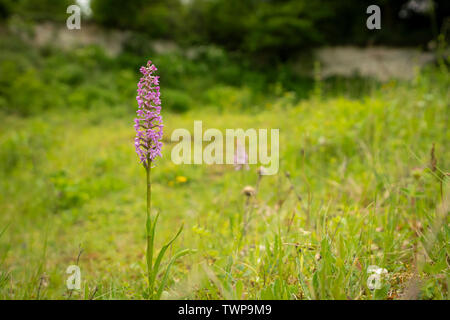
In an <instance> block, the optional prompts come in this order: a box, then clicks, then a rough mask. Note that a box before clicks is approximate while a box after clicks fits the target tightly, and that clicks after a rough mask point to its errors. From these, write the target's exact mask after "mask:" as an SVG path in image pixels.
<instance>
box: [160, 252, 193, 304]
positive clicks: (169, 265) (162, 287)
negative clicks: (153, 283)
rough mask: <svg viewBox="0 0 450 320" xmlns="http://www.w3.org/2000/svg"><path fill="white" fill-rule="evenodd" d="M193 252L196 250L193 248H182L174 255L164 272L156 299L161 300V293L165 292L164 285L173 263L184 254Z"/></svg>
mask: <svg viewBox="0 0 450 320" xmlns="http://www.w3.org/2000/svg"><path fill="white" fill-rule="evenodd" d="M191 252H194V250H191V249H185V250H181V251H179V252H177V253H176V254H175V255H174V256H173V257H172V259H171V260H170V262H169V264H168V265H167V268H166V272H165V273H164V276H163V278H162V280H161V284H160V285H159V288H158V291H157V292H156V296H155V299H156V300H159V299H160V298H161V294H162V292H163V289H164V287H165V286H166V283H167V278H168V276H169V271H170V268H171V267H172V265H173V264H174V263H175V261H176V260H177V259H178V258H181V257H182V256H185V255H187V254H189V253H191Z"/></svg>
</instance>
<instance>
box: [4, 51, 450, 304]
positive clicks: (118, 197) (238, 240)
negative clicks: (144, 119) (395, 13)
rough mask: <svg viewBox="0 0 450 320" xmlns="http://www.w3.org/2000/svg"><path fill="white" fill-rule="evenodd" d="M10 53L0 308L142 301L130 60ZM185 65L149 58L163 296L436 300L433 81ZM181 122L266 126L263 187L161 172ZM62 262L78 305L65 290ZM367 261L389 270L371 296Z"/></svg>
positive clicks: (438, 136)
mask: <svg viewBox="0 0 450 320" xmlns="http://www.w3.org/2000/svg"><path fill="white" fill-rule="evenodd" d="M18 51H21V52H22V54H21V55H17V54H15V53H14V54H13V53H12V52H18ZM25 51H26V50H23V48H12V49H11V51H10V52H11V53H10V54H9V55H8V52H7V51H4V52H2V56H1V60H0V67H1V68H2V71H3V72H0V92H1V96H0V106H1V107H2V108H1V109H0V110H1V111H0V112H1V113H0V117H1V122H0V298H2V299H142V298H143V297H144V294H143V292H145V290H146V287H147V283H146V278H145V272H146V269H145V208H146V198H145V195H146V193H145V170H144V169H143V167H142V166H141V165H139V163H138V159H137V156H136V153H135V151H134V146H133V139H134V135H135V132H134V129H133V118H134V114H135V109H136V107H137V105H136V101H135V90H136V87H135V86H136V82H137V81H138V79H139V75H138V66H139V65H142V64H144V63H145V60H142V58H141V59H138V58H136V57H132V56H126V55H122V56H120V57H119V58H117V59H116V60H114V61H113V60H111V59H110V58H107V57H106V56H103V55H102V54H101V53H100V52H99V51H98V50H97V49H95V48H85V49H80V50H78V51H75V52H73V53H70V54H62V53H55V52H52V51H51V49H46V50H43V51H42V52H34V51H31V50H30V51H27V53H25ZM183 59H184V58H183V57H180V56H178V55H160V56H155V58H153V59H152V60H153V61H154V62H155V64H156V65H157V66H158V67H159V72H160V75H161V95H162V106H163V109H162V110H163V111H162V114H163V118H164V123H165V128H164V146H163V157H162V158H161V159H159V160H158V161H157V163H156V168H154V169H153V170H152V174H153V177H152V179H153V195H152V198H153V199H152V201H153V208H154V210H155V212H156V211H157V212H159V213H160V219H159V223H158V226H157V231H156V234H157V235H156V240H155V245H156V248H160V247H161V246H162V245H163V243H165V242H166V241H167V240H168V239H170V238H171V237H172V236H173V235H174V234H175V232H176V230H177V229H178V228H179V226H180V225H182V224H184V230H183V232H182V233H181V235H180V237H179V238H178V239H177V240H176V241H175V242H174V243H173V245H172V246H171V248H170V249H169V252H168V256H173V254H174V252H176V251H177V250H180V249H192V252H191V253H190V254H188V255H186V256H183V257H182V258H180V259H179V260H177V261H176V263H174V264H173V266H172V269H171V274H170V277H169V280H168V282H167V286H166V287H165V290H164V292H163V294H162V298H163V299H224V298H226V299H400V298H419V299H449V293H448V287H449V285H450V274H449V270H450V269H449V263H450V260H449V253H450V247H449V243H450V242H449V241H450V228H449V227H450V226H449V222H450V221H449V216H448V213H449V205H450V198H449V191H450V185H449V183H448V182H449V181H450V177H449V176H448V175H449V174H448V172H449V167H450V162H449V159H450V148H449V147H450V145H449V141H450V130H449V115H450V112H449V111H450V108H449V101H450V97H449V92H450V91H449V85H450V79H449V74H448V71H447V70H446V69H445V67H442V68H439V67H434V68H430V69H427V70H424V71H422V72H417V75H416V77H415V79H413V80H412V81H409V82H406V81H403V82H402V81H395V80H391V81H389V82H386V83H377V82H375V81H369V80H364V81H362V80H358V79H356V80H354V81H351V80H348V81H347V80H339V79H337V80H336V79H335V80H320V79H319V78H317V79H316V80H315V81H306V80H302V79H296V78H294V77H291V76H290V74H289V72H288V71H286V70H284V69H275V70H272V71H270V72H267V73H264V74H262V73H259V72H257V71H252V70H250V69H246V68H245V66H237V65H236V64H233V63H232V62H230V61H229V60H227V59H228V58H227V57H226V56H223V55H221V52H220V51H219V52H216V51H212V52H206V53H205V54H204V55H203V56H199V57H198V58H197V59H198V60H188V59H186V60H183ZM194 120H202V121H203V129H204V130H205V129H206V128H218V129H220V130H221V131H222V132H224V130H225V129H226V128H244V129H248V128H279V129H280V170H279V172H278V174H276V175H273V176H262V177H261V176H259V175H258V173H257V166H256V165H251V166H250V170H248V171H246V170H242V171H236V170H235V169H234V167H233V166H230V165H175V164H174V163H173V162H172V161H171V158H170V152H171V149H172V147H173V146H174V143H172V142H171V141H170V137H171V133H172V131H173V130H175V129H177V128H187V129H189V130H192V129H193V123H194ZM246 186H251V187H253V188H254V189H255V193H254V194H252V195H250V196H248V195H246V194H244V193H243V189H244V188H245V187H246ZM165 263H166V264H167V261H166V262H165ZM72 264H77V265H79V267H80V269H81V277H82V278H81V279H82V288H81V290H80V291H77V290H74V291H69V290H68V289H67V288H66V279H67V276H68V275H67V274H66V268H67V267H68V266H69V265H72ZM371 265H376V266H378V267H380V268H385V269H386V270H387V271H388V274H387V276H386V277H384V279H383V281H382V286H381V288H379V289H376V290H370V289H369V288H368V285H367V279H368V277H369V274H368V272H367V269H368V267H369V266H371ZM161 278H162V275H161V274H160V275H159V276H158V279H157V281H161Z"/></svg>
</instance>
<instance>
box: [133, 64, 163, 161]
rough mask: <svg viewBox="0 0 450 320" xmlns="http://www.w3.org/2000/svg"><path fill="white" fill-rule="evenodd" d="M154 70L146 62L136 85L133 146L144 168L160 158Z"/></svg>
mask: <svg viewBox="0 0 450 320" xmlns="http://www.w3.org/2000/svg"><path fill="white" fill-rule="evenodd" d="M156 70H157V68H156V67H155V65H153V64H152V62H151V61H148V62H147V66H146V67H141V68H140V69H139V71H140V72H141V73H142V74H143V77H142V78H141V79H140V80H139V83H138V84H137V87H138V89H137V97H136V100H137V102H138V110H137V111H136V114H137V118H135V119H134V128H135V130H136V138H135V139H134V146H135V148H136V153H137V154H138V156H139V159H140V160H141V162H142V163H143V164H144V166H145V167H147V166H148V165H149V163H148V161H150V162H152V161H153V160H154V159H155V158H156V157H161V147H162V142H161V139H162V136H163V127H164V125H163V122H162V117H161V115H160V112H161V100H160V93H159V77H158V76H155V75H154V74H153V73H154V71H156Z"/></svg>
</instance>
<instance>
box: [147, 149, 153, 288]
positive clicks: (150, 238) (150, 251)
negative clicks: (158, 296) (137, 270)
mask: <svg viewBox="0 0 450 320" xmlns="http://www.w3.org/2000/svg"><path fill="white" fill-rule="evenodd" d="M146 171H147V223H146V229H147V255H146V258H147V278H148V284H149V288H150V292H149V294H150V296H152V295H153V292H152V287H153V285H152V283H151V282H152V259H153V236H152V220H151V219H152V218H151V211H152V180H151V162H150V158H149V157H148V158H147V167H146Z"/></svg>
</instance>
